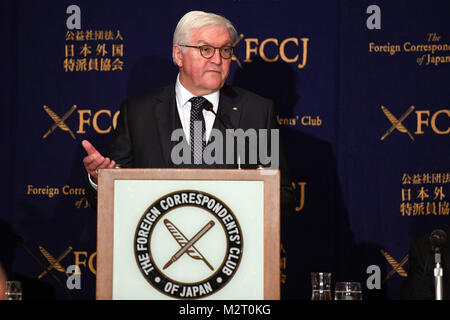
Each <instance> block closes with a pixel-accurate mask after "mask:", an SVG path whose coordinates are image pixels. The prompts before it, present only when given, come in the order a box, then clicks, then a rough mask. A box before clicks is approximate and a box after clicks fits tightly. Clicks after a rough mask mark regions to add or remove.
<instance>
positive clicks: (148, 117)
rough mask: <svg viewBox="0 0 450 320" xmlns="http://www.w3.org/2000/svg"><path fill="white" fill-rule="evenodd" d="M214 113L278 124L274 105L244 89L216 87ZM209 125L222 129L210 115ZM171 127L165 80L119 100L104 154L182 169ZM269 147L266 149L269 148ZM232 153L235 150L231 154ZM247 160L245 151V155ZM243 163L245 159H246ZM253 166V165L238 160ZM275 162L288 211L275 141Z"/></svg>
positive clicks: (91, 195)
mask: <svg viewBox="0 0 450 320" xmlns="http://www.w3.org/2000/svg"><path fill="white" fill-rule="evenodd" d="M217 114H218V115H219V117H221V118H222V120H223V122H224V123H225V124H226V125H227V126H231V127H233V128H242V129H243V130H244V131H245V130H247V129H250V128H253V129H276V128H278V125H277V122H276V115H275V106H274V103H273V102H272V101H271V100H268V99H266V98H263V97H261V96H258V95H256V94H254V93H251V92H250V91H247V90H244V89H241V88H237V87H230V86H227V85H225V86H224V87H223V88H222V89H221V90H220V98H219V108H218V110H217ZM213 128H215V129H218V130H220V131H222V133H223V136H224V137H225V130H226V129H227V128H226V126H225V125H224V124H223V123H222V122H221V121H220V120H219V119H218V117H216V119H215V121H214V124H213ZM175 129H182V125H181V121H180V117H179V115H178V110H177V106H176V98H175V85H174V84H172V85H169V86H167V87H163V88H160V89H157V90H154V91H151V92H149V93H146V94H143V95H140V96H137V97H134V98H131V99H128V100H126V101H124V102H123V103H122V105H121V108H120V115H119V118H118V122H117V127H116V129H115V131H114V134H113V137H112V140H111V142H110V145H109V147H108V151H107V154H106V156H107V157H110V158H111V159H113V160H114V161H116V163H117V164H119V165H120V167H122V168H186V167H192V166H189V165H175V164H174V163H173V162H172V161H171V150H172V148H173V147H174V146H175V145H176V144H177V143H178V142H177V141H174V142H173V141H171V134H172V132H173V131H174V130H175ZM269 150H270V149H269ZM235 154H236V153H235ZM247 159H248V154H247ZM247 162H248V160H247ZM234 163H235V164H233V165H227V164H213V165H202V166H201V167H202V168H237V164H236V163H237V162H234ZM241 167H242V168H256V167H257V165H242V166H241ZM279 167H280V171H281V190H282V191H281V206H282V212H283V213H289V211H290V210H291V208H292V207H293V203H294V196H293V189H292V187H291V179H290V177H289V172H288V167H287V163H286V159H285V156H284V152H283V150H282V146H281V141H280V154H279ZM87 189H88V199H89V201H90V204H91V207H93V208H96V192H95V191H94V190H93V189H92V188H91V187H88V188H87Z"/></svg>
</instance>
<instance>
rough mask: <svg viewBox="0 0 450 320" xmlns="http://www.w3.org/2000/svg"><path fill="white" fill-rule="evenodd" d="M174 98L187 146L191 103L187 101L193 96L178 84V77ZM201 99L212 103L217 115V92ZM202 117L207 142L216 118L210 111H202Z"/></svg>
mask: <svg viewBox="0 0 450 320" xmlns="http://www.w3.org/2000/svg"><path fill="white" fill-rule="evenodd" d="M175 96H176V99H177V109H178V115H179V116H180V120H181V125H182V126H183V130H184V135H185V136H186V139H187V142H188V144H189V143H190V120H191V103H190V102H189V99H191V98H192V97H195V96H194V95H193V94H192V93H191V92H189V91H188V90H187V89H186V88H185V87H183V85H182V84H181V82H180V75H178V77H177V82H176V84H175ZM203 98H205V99H206V100H208V101H209V102H211V103H212V105H213V110H214V112H215V113H217V109H218V108H219V91H216V92H213V93H210V94H207V95H206V96H203ZM203 117H204V118H205V129H206V132H205V133H206V141H208V139H209V136H210V134H211V131H212V127H213V124H214V120H215V118H216V116H215V115H214V113H212V112H211V111H207V110H203Z"/></svg>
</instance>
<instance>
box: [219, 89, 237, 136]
mask: <svg viewBox="0 0 450 320" xmlns="http://www.w3.org/2000/svg"><path fill="white" fill-rule="evenodd" d="M237 98H238V95H237V94H236V92H235V91H234V90H233V89H232V88H231V87H229V86H227V85H225V86H224V87H223V88H222V89H221V90H220V98H219V108H218V110H217V113H218V114H219V116H220V117H222V119H223V120H224V121H225V123H226V124H227V125H231V126H232V128H231V129H236V128H239V122H240V118H241V107H240V106H239V105H238V104H237ZM227 122H229V123H227ZM221 127H223V125H222V124H221V122H220V120H219V119H215V120H214V125H213V128H216V129H220V128H221Z"/></svg>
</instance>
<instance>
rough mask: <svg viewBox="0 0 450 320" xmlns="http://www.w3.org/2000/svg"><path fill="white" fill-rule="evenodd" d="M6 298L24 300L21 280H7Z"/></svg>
mask: <svg viewBox="0 0 450 320" xmlns="http://www.w3.org/2000/svg"><path fill="white" fill-rule="evenodd" d="M5 298H6V300H22V284H21V283H20V281H6V290H5Z"/></svg>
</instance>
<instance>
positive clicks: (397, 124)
mask: <svg viewBox="0 0 450 320" xmlns="http://www.w3.org/2000/svg"><path fill="white" fill-rule="evenodd" d="M381 110H383V113H384V114H385V115H386V117H387V118H388V119H389V121H390V122H391V123H392V126H391V127H390V128H389V129H388V130H387V131H386V132H385V133H384V135H383V136H382V137H381V140H384V139H386V137H387V136H388V135H390V134H391V133H392V131H394V130H395V129H397V130H398V131H400V132H402V133H407V134H408V136H409V137H410V138H411V140H414V137H413V136H412V134H411V133H410V132H409V131H408V129H406V127H405V126H404V125H403V124H402V122H403V120H405V119H406V117H407V116H409V114H410V113H411V112H412V111H413V110H414V106H411V107H409V109H408V110H406V112H405V113H404V114H403V115H402V116H401V117H400V118H399V119H397V118H396V117H395V116H394V115H393V114H392V113H391V112H390V111H389V110H388V109H387V108H386V107H384V106H381Z"/></svg>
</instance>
